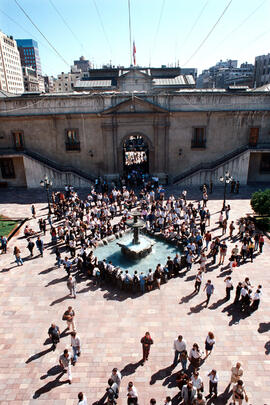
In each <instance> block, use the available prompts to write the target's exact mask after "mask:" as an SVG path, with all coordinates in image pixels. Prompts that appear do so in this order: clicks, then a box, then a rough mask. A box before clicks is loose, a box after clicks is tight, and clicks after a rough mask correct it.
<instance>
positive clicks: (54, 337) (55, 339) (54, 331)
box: [48, 323, 60, 351]
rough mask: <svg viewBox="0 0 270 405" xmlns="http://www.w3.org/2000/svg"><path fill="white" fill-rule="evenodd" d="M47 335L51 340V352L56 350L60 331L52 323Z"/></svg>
mask: <svg viewBox="0 0 270 405" xmlns="http://www.w3.org/2000/svg"><path fill="white" fill-rule="evenodd" d="M48 335H49V336H50V338H51V340H52V344H53V345H52V348H53V351H54V350H55V349H56V345H57V343H59V341H60V330H59V328H58V326H56V325H55V323H52V324H51V326H50V328H49V330H48Z"/></svg>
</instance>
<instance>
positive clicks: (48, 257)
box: [0, 186, 270, 405]
mask: <svg viewBox="0 0 270 405" xmlns="http://www.w3.org/2000/svg"><path fill="white" fill-rule="evenodd" d="M253 190H254V189H253V188H249V187H247V188H246V189H245V190H243V192H241V194H240V195H239V196H231V195H230V194H229V195H228V197H229V199H228V203H230V204H231V207H232V210H231V213H230V220H231V219H232V220H236V219H237V218H239V217H240V216H243V215H245V214H246V213H250V212H251V208H250V205H249V196H250V193H251V192H252V191H253ZM171 191H172V192H177V193H179V191H181V190H179V187H178V186H175V187H173V188H171V189H170V192H171ZM196 195H198V190H197V189H192V188H189V189H188V197H190V198H193V199H194V198H195V197H196ZM32 203H35V205H36V208H37V215H38V216H39V215H42V216H44V215H46V212H47V211H46V202H45V200H44V194H42V193H41V192H39V191H38V192H34V191H31V192H30V191H25V190H3V192H2V191H1V195H0V213H1V214H3V215H6V216H9V217H13V216H15V214H16V218H25V217H29V216H30V213H31V204H32ZM208 205H209V208H210V211H211V212H213V213H215V214H214V215H213V217H212V218H211V227H210V228H215V227H216V225H215V222H216V221H217V219H218V210H219V209H220V207H221V205H222V189H217V191H215V192H214V194H213V195H212V196H211V195H210V201H209V203H208ZM29 223H30V226H31V227H33V228H34V229H35V230H38V224H37V220H33V219H31V220H30V221H29ZM22 231H23V229H21V231H20V232H19V234H18V235H17V236H16V237H15V238H13V239H12V240H11V242H10V244H9V248H8V254H7V255H1V256H0V276H1V283H0V292H1V294H0V311H1V314H2V316H1V317H0V330H1V335H0V348H1V360H2V361H1V369H0V405H2V404H3V405H4V404H5V405H6V404H12V405H17V404H20V405H32V404H36V403H37V401H38V403H39V404H40V405H43V404H44V405H45V404H46V405H55V404H56V405H58V404H59V405H71V404H76V403H77V394H78V392H79V391H83V392H85V393H86V395H87V398H88V403H89V404H92V403H94V402H95V401H97V400H98V399H100V398H102V396H103V395H104V392H105V388H106V384H107V380H108V377H109V375H110V373H111V369H112V368H113V367H118V368H119V369H120V370H123V369H124V368H125V366H127V365H128V364H131V365H132V364H135V366H134V368H133V369H132V366H131V371H127V372H126V373H125V376H124V378H123V381H122V383H121V392H120V396H119V400H118V404H119V405H123V404H126V386H127V383H128V381H130V380H131V381H134V383H135V385H136V386H137V388H138V392H139V403H140V405H144V404H146V405H148V404H149V399H150V398H151V397H155V398H156V399H157V403H158V404H162V401H163V400H164V398H165V396H166V395H170V396H171V397H174V396H175V395H176V394H177V392H178V389H177V388H175V387H171V379H172V377H171V376H170V375H169V376H168V375H166V372H164V371H163V372H162V370H164V369H166V368H167V367H168V366H169V365H170V364H171V363H172V360H173V350H172V345H173V339H174V338H175V337H176V336H177V335H178V334H182V335H183V336H184V337H185V339H186V340H187V343H188V349H190V347H191V345H192V344H193V343H194V342H197V343H198V344H199V345H200V347H201V348H203V350H204V340H205V337H206V335H207V333H208V331H209V330H212V331H213V332H214V334H215V338H216V345H215V347H214V349H213V353H212V354H211V356H210V357H209V358H208V359H207V360H206V361H205V362H204V364H203V365H202V367H201V371H200V373H201V376H202V378H203V381H204V383H205V387H206V391H207V388H208V379H207V372H208V371H209V370H210V369H211V368H216V369H217V370H218V373H219V376H220V382H219V393H220V394H221V393H222V392H223V391H224V390H225V388H226V387H227V384H228V381H229V379H230V368H231V366H232V365H233V364H234V363H235V362H236V361H240V362H241V363H242V364H243V368H244V378H243V379H244V382H245V384H246V389H247V392H248V396H249V403H250V404H252V405H263V404H266V405H270V384H269V381H270V357H269V354H266V351H267V349H266V347H268V352H269V345H270V343H269V341H270V338H269V330H270V323H269V319H270V306H269V302H270V294H269V288H270V287H269V279H270V272H269V271H268V269H269V260H270V242H269V240H266V243H265V246H264V253H263V254H262V255H258V256H256V258H255V260H254V263H253V264H251V263H249V262H248V263H246V264H245V265H242V266H240V267H239V268H237V269H236V270H234V271H233V273H232V279H233V282H234V285H235V286H236V285H237V283H238V281H242V280H243V279H244V278H245V277H246V276H248V277H250V280H251V283H252V285H254V286H256V285H258V284H260V283H261V284H262V285H263V295H262V300H261V301H262V302H261V305H260V308H259V310H258V311H256V313H254V314H252V315H251V316H250V317H246V318H244V319H240V320H237V319H236V318H235V317H233V316H232V315H228V313H227V311H226V307H227V306H228V305H229V303H223V304H222V305H220V306H218V307H216V308H215V306H214V308H215V309H213V308H212V309H211V305H213V304H214V303H216V302H217V301H218V300H220V299H221V298H222V297H224V295H225V287H224V282H223V280H224V276H225V274H226V272H227V271H228V269H225V270H223V271H220V270H221V269H220V267H215V268H214V269H213V271H211V272H209V273H208V274H206V275H205V276H204V281H205V280H207V279H208V278H211V280H212V281H213V283H214V285H215V293H214V295H213V297H212V298H211V301H210V305H209V307H208V308H207V309H206V308H204V307H201V306H200V305H199V304H200V303H201V302H202V301H203V300H204V299H205V294H204V293H203V292H202V291H201V292H200V294H198V295H197V296H194V297H192V298H190V294H191V292H192V290H193V286H194V281H193V279H191V276H194V275H195V274H196V272H197V269H198V265H194V266H193V268H192V269H191V271H190V272H189V273H187V274H186V275H185V276H184V277H182V278H177V279H173V280H170V281H169V282H168V283H167V284H165V285H162V287H161V290H160V291H158V290H155V291H153V292H151V293H148V294H145V295H143V296H139V297H135V298H134V297H132V298H129V297H127V296H126V295H125V293H119V292H117V291H107V290H106V289H105V288H97V289H96V288H92V286H91V282H90V283H89V280H88V281H82V282H81V283H79V284H78V290H79V291H80V290H82V292H81V293H79V294H78V296H77V299H76V300H71V299H69V298H66V299H63V300H60V301H57V302H55V301H56V300H59V298H63V297H65V296H66V295H67V288H66V282H65V278H64V277H65V272H64V270H63V269H58V268H56V267H55V260H54V259H55V256H54V255H53V254H52V250H51V248H50V246H48V248H47V249H46V251H45V253H44V258H40V257H35V258H34V259H32V260H27V259H28V257H27V256H28V251H27V249H26V241H25V239H24V238H21V236H22ZM214 233H215V235H218V234H219V233H220V231H219V230H216V231H215V232H214ZM43 239H44V241H45V243H48V242H49V234H48V232H47V235H46V237H45V238H43ZM15 244H16V245H18V246H19V248H20V249H21V251H22V257H23V258H25V262H24V266H21V267H17V266H16V264H15V263H14V258H13V255H12V251H13V247H14V246H15ZM228 245H229V251H230V249H231V248H232V246H233V244H232V243H231V242H228ZM228 257H229V254H228V255H227V261H226V263H225V264H227V262H228ZM165 261H166V258H164V262H165ZM223 267H226V266H223ZM210 270H212V269H210ZM227 274H228V273H227ZM89 287H90V288H89ZM183 297H186V298H185V299H184V300H183ZM232 297H234V291H233V293H232ZM54 302H55V303H54ZM231 302H232V299H231ZM52 304H53V305H52ZM68 305H72V306H73V307H74V309H75V311H76V324H77V330H78V333H79V335H80V337H81V340H82V347H83V348H82V356H81V357H80V358H79V360H78V363H77V364H76V366H75V367H72V374H73V383H72V385H69V384H66V383H64V384H59V385H57V386H55V387H54V386H52V385H51V384H50V382H53V381H55V378H56V377H57V375H48V374H47V371H48V370H50V369H51V368H52V367H54V366H55V365H57V363H58V357H59V355H60V353H61V352H62V351H63V349H64V348H65V347H69V345H70V338H69V336H65V337H64V338H62V339H61V342H60V343H59V345H58V347H57V349H56V351H55V352H52V351H48V352H44V355H41V357H38V354H39V353H41V352H43V351H46V349H49V348H50V345H45V346H44V345H43V343H44V342H45V341H46V339H47V330H48V327H49V325H50V323H51V322H52V321H55V322H56V323H57V324H58V325H59V327H60V329H61V330H63V329H65V326H66V325H65V322H63V321H62V320H61V319H62V314H63V312H64V310H65V309H66V308H67V306H68ZM224 310H225V311H224ZM148 329H149V330H150V332H151V335H152V337H153V339H154V345H153V347H152V348H151V352H150V357H149V361H148V362H147V363H146V364H145V366H143V367H141V366H138V367H137V366H136V363H138V362H139V360H140V359H141V356H142V353H141V345H140V338H141V336H142V335H143V334H144V332H145V331H146V330H148ZM258 330H259V331H258ZM260 332H261V333H260ZM267 342H268V346H266V345H267ZM35 355H36V357H33V356H35ZM29 359H30V360H31V361H29V362H28V363H26V361H27V360H29ZM179 369H180V366H177V367H176V368H175V369H174V370H173V371H172V374H174V373H175V372H176V371H178V370H179ZM126 370H128V368H127V369H126ZM129 372H131V374H129ZM158 372H160V375H158V376H157V379H156V380H155V383H154V384H151V385H150V381H151V379H153V375H155V374H156V373H158ZM65 380H66V376H65V375H64V376H63V377H61V379H60V383H61V382H64V381H65ZM44 386H45V387H47V392H44V393H41V394H40V396H39V397H38V398H33V396H34V395H35V393H36V392H37V391H38V390H39V389H41V388H42V387H44ZM207 393H208V392H207ZM229 402H230V401H228V402H226V401H225V400H224V399H222V398H220V399H219V401H217V402H216V403H218V404H219V403H220V404H225V403H229Z"/></svg>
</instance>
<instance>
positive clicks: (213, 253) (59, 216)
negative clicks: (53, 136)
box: [14, 186, 264, 405]
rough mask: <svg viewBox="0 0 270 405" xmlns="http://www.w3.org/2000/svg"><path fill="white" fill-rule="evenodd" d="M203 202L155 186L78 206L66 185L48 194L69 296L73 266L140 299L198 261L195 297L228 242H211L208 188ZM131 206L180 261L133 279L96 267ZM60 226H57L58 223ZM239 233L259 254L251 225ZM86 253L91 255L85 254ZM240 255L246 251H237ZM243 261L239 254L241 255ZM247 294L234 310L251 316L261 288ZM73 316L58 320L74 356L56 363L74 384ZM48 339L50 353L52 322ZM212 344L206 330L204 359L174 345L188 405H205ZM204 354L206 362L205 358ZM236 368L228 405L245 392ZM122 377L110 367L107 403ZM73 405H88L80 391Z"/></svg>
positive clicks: (95, 197)
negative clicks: (99, 251)
mask: <svg viewBox="0 0 270 405" xmlns="http://www.w3.org/2000/svg"><path fill="white" fill-rule="evenodd" d="M202 200H203V202H202V204H201V202H198V203H197V205H196V204H195V203H187V192H186V191H184V192H183V193H182V194H181V196H180V197H179V198H175V197H174V196H173V195H171V196H170V197H169V198H168V200H165V199H164V194H163V193H162V189H161V188H158V189H157V190H156V191H155V190H154V189H153V188H150V189H142V190H141V191H140V193H139V195H138V196H137V195H136V194H135V192H134V191H132V190H128V189H127V188H126V187H125V186H124V187H123V188H122V189H121V190H120V189H117V188H116V187H114V188H113V189H112V190H111V192H107V191H105V192H104V193H102V192H99V191H98V190H97V189H96V188H94V187H93V188H91V190H90V192H89V194H88V196H87V198H86V199H85V200H81V199H80V198H79V197H78V195H77V193H76V192H75V191H74V190H73V189H72V188H71V187H67V188H66V190H65V193H63V192H58V193H53V195H52V208H53V215H49V216H48V218H47V222H48V224H49V225H50V234H51V238H52V243H56V244H58V243H59V242H60V244H61V243H63V244H65V245H66V249H67V251H68V252H69V253H70V256H71V258H69V257H68V256H66V255H65V257H64V258H62V257H61V253H60V250H59V247H58V246H57V247H56V249H55V254H56V260H57V265H58V267H60V266H61V264H62V265H63V266H64V268H65V270H66V272H67V276H68V278H67V287H68V289H69V291H70V295H72V296H73V297H74V298H76V281H75V279H74V278H73V277H72V275H71V271H72V268H73V267H76V268H77V269H78V271H79V272H80V271H84V272H86V274H87V275H89V276H91V277H93V278H94V279H95V280H96V282H103V281H106V282H107V281H108V282H113V280H115V282H116V283H118V285H119V286H120V287H121V288H127V289H131V290H134V291H138V290H140V291H141V292H142V293H144V292H145V291H151V290H152V289H153V288H154V287H157V288H160V284H161V282H166V281H167V280H168V279H169V278H172V277H177V276H178V274H179V271H180V270H181V269H182V268H183V267H186V268H187V271H189V270H191V268H192V266H193V265H194V264H195V263H198V264H199V267H200V269H199V272H198V274H197V275H196V279H195V292H199V291H200V288H201V283H202V280H203V275H204V273H205V272H206V271H207V259H208V258H210V257H211V258H212V260H213V262H212V263H213V264H215V262H216V257H217V255H218V253H219V254H220V260H219V265H224V260H225V258H226V254H227V249H228V247H227V244H226V241H225V240H223V241H221V240H220V238H213V239H212V235H211V233H210V232H209V231H208V230H207V227H208V226H210V222H211V214H210V211H209V209H208V208H207V201H208V195H207V190H203V198H202ZM134 207H140V208H141V210H142V211H141V213H142V218H143V219H144V220H145V221H146V228H147V231H148V232H149V233H153V232H154V233H160V234H162V235H163V236H164V237H165V238H166V239H167V240H170V241H172V242H176V243H181V245H182V246H183V248H184V254H183V255H182V257H181V255H180V254H176V256H175V257H174V258H171V257H170V256H169V257H167V261H166V263H164V265H162V264H158V265H157V267H156V269H155V270H154V271H152V269H151V271H148V273H146V274H144V273H141V274H138V273H137V272H135V274H134V276H133V277H132V278H131V276H130V275H129V273H128V271H127V272H123V271H122V270H121V269H119V268H115V267H114V266H113V264H112V263H111V262H108V263H107V261H106V260H105V259H104V260H103V261H99V260H98V258H97V257H95V255H94V253H93V251H94V249H95V247H96V246H98V244H99V243H100V242H101V241H102V240H103V239H104V238H106V237H107V236H110V235H112V234H115V233H117V232H120V231H125V229H126V225H125V222H126V220H127V219H128V213H129V211H130V210H131V209H132V208H134ZM224 213H225V218H223V217H222V218H223V219H222V221H220V222H221V224H222V232H223V234H222V236H224V235H226V232H227V226H225V225H226V222H225V223H224V219H226V221H228V219H229V213H230V206H229V207H228V206H227V207H226V208H225V211H223V213H222V216H223V215H224ZM32 214H33V218H36V212H35V208H33V207H32ZM53 216H54V217H53ZM116 217H118V218H117V221H114V223H113V219H114V218H116ZM58 221H59V223H58V224H57V225H56V222H58ZM39 226H40V232H43V233H44V234H46V231H47V228H46V220H44V219H42V220H40V221H39ZM234 229H235V228H234V223H233V221H232V222H231V225H230V227H229V230H230V237H231V238H233V236H234ZM238 235H239V238H240V241H241V242H242V243H243V246H247V247H248V249H250V244H251V243H253V241H254V251H256V250H259V252H260V253H262V251H263V245H264V240H263V236H262V235H261V234H260V235H259V236H256V235H257V233H256V231H255V229H254V228H253V225H252V223H251V222H250V221H249V220H241V221H240V222H239V233H238ZM32 237H33V236H29V239H28V240H27V241H28V245H27V248H28V249H29V252H30V255H31V256H33V250H34V248H35V246H36V248H37V249H38V251H39V254H40V255H41V256H43V251H44V244H43V241H42V239H41V237H40V236H38V237H37V240H36V243H35V244H34V243H33V242H32V239H31V238H32ZM15 248H16V250H15ZM15 248H14V256H15V259H16V262H17V264H18V265H19V264H21V265H22V264H23V261H22V259H21V257H20V253H21V252H20V249H18V248H17V247H15ZM88 248H90V249H91V251H90V253H88V254H87V249H88ZM208 249H209V250H208ZM234 249H238V247H237V246H235V248H234ZM244 250H245V249H244ZM242 251H243V247H242V248H241V251H240V252H242ZM241 255H242V253H240V256H241ZM231 257H233V259H234V260H233V262H236V263H239V250H232V255H231ZM242 257H245V258H246V259H247V258H248V257H250V258H251V261H252V260H253V254H250V253H249V254H246V255H245V254H243V256H242ZM229 261H231V260H229ZM74 265H75V266H74ZM225 283H226V298H227V299H230V293H231V291H232V289H233V288H232V287H233V284H232V280H231V277H230V276H229V277H226V278H225ZM240 284H241V285H240ZM134 286H135V287H134ZM240 287H241V288H240ZM251 288H252V287H251V285H250V283H249V280H247V279H245V281H244V282H243V283H239V286H237V288H236V297H235V304H237V305H240V308H241V310H243V311H246V310H247V309H248V308H250V309H251V310H256V309H257V308H258V306H259V302H260V297H261V289H262V287H261V286H260V285H259V286H258V289H257V290H256V293H255V294H254V297H253V299H252V300H251V299H250V298H251ZM204 291H205V292H206V297H207V298H206V306H207V305H208V303H209V301H210V298H211V296H212V294H213V292H214V285H213V283H212V282H211V280H208V281H207V283H206V284H205V287H204ZM245 291H246V292H245ZM74 317H75V312H74V310H73V308H72V307H68V309H67V311H65V313H64V315H63V318H62V319H63V320H65V321H66V322H67V328H68V330H69V331H70V332H71V334H70V335H71V347H72V351H73V353H72V354H71V353H70V352H69V350H68V349H65V350H64V351H63V353H62V354H61V355H60V357H59V365H60V367H61V368H62V369H63V370H64V371H67V374H68V382H69V383H70V384H71V383H72V373H71V365H75V364H76V362H77V360H78V357H79V356H80V354H81V342H80V338H79V336H78V335H77V332H76V329H75V324H74ZM48 333H49V336H50V338H51V340H52V344H53V346H52V347H53V350H55V348H56V345H57V344H58V343H59V340H60V337H61V334H60V330H59V327H58V326H56V324H55V323H52V324H51V326H50V328H49V331H48ZM153 343H154V342H153V339H152V337H151V335H150V333H149V332H146V333H145V335H144V336H143V337H142V338H141V344H142V350H143V356H142V365H143V364H144V363H145V362H147V361H148V360H149V356H150V348H151V346H152V345H153ZM215 343H216V342H215V337H214V334H213V333H212V332H209V333H208V335H207V337H206V339H205V343H204V350H205V353H204V352H203V351H202V350H201V349H200V347H199V345H198V344H197V343H194V344H193V345H192V347H191V348H190V350H189V351H187V346H186V342H185V340H184V339H183V337H182V336H178V338H177V339H175V341H174V351H175V357H174V360H173V367H176V366H177V364H178V362H180V363H181V366H182V370H180V371H179V372H178V373H177V375H176V382H177V385H178V387H179V388H180V390H181V391H180V392H181V397H182V398H183V401H184V404H185V405H203V404H205V403H206V402H205V398H204V384H203V381H202V378H201V376H200V366H201V364H202V361H205V360H206V358H207V357H208V356H209V355H210V354H211V352H212V350H213V347H214V345H215ZM204 354H205V357H204V358H203V355H204ZM188 363H189V366H188ZM233 370H234V371H233ZM240 370H241V366H240V365H239V363H237V365H236V366H235V367H233V369H232V380H231V382H232V383H234V384H235V385H234V386H233V400H234V401H238V403H239V404H240V405H241V404H242V400H243V399H244V398H245V397H246V392H245V388H244V384H243V381H242V380H241V378H240V377H242V375H243V372H242V373H241V372H240ZM207 375H208V378H209V395H210V396H212V395H214V396H217V393H218V381H219V376H218V373H217V371H216V370H215V369H211V370H210V371H209V373H208V374H207ZM233 376H234V377H233ZM121 379H122V376H121V373H120V371H119V370H118V369H116V368H115V369H113V371H112V375H111V377H110V379H109V381H108V388H107V390H106V392H107V394H108V401H109V402H108V403H109V404H114V403H115V402H116V400H117V397H118V395H119V391H120V383H121ZM78 399H79V404H80V405H86V404H87V399H86V397H85V395H84V394H83V393H82V392H80V393H79V394H78ZM110 401H111V402H110ZM151 401H152V402H151ZM127 402H128V405H137V403H138V391H137V389H136V387H135V386H134V384H133V382H129V383H128V387H127ZM155 403H156V400H155V399H154V398H152V399H151V400H150V404H151V405H154V404H155ZM165 404H166V405H171V398H170V397H166V399H165Z"/></svg>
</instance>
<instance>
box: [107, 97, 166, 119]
mask: <svg viewBox="0 0 270 405" xmlns="http://www.w3.org/2000/svg"><path fill="white" fill-rule="evenodd" d="M168 112H169V111H168V110H167V109H166V108H163V107H160V106H159V105H157V104H154V103H151V102H150V101H148V100H145V99H142V98H140V97H136V96H135V97H130V98H129V99H128V100H125V101H122V102H121V103H119V104H117V105H115V106H113V107H110V108H108V109H106V110H104V111H103V112H102V113H101V114H102V115H110V114H134V113H150V114H151V113H152V114H153V113H159V114H160V113H163V114H165V113H166V114H168Z"/></svg>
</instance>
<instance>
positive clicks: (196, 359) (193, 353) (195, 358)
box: [188, 343, 202, 371]
mask: <svg viewBox="0 0 270 405" xmlns="http://www.w3.org/2000/svg"><path fill="white" fill-rule="evenodd" d="M201 357H202V353H201V351H200V349H199V346H198V344H197V343H194V344H193V346H192V349H191V350H190V352H189V358H188V359H189V361H190V363H191V365H192V367H193V368H194V369H195V371H196V370H197V368H199V367H200V361H201Z"/></svg>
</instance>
